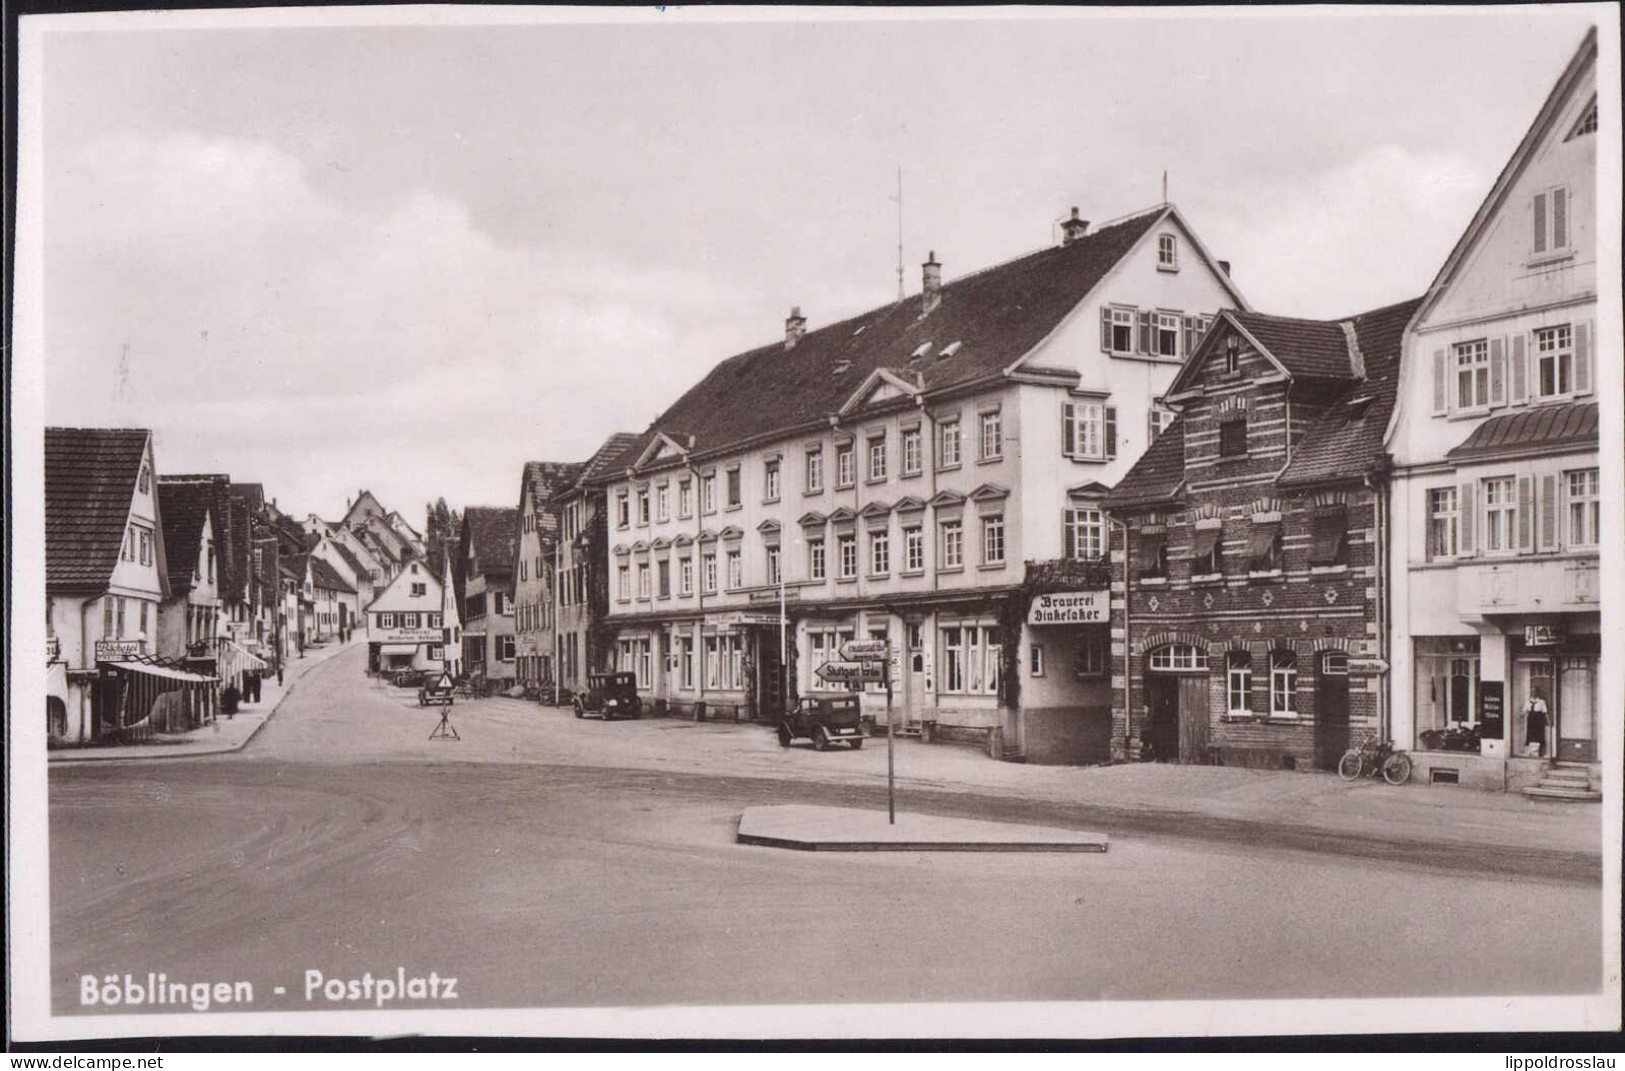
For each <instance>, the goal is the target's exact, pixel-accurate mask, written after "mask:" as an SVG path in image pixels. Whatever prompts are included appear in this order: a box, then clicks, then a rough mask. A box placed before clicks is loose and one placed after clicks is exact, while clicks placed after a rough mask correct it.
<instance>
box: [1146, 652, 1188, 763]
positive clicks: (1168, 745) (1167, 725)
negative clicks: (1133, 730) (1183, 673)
mask: <svg viewBox="0 0 1625 1071" xmlns="http://www.w3.org/2000/svg"><path fill="white" fill-rule="evenodd" d="M1145 699H1146V707H1147V717H1146V722H1145V727H1144V728H1142V729H1141V730H1140V746H1141V749H1142V751H1143V750H1145V749H1146V748H1149V749H1150V752H1151V759H1152V761H1154V762H1173V761H1174V760H1175V759H1176V758H1178V756H1179V678H1178V677H1174V676H1168V675H1164V674H1160V673H1157V674H1151V675H1149V676H1147V677H1146V680H1145Z"/></svg>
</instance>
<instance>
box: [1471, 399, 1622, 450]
mask: <svg viewBox="0 0 1625 1071" xmlns="http://www.w3.org/2000/svg"><path fill="white" fill-rule="evenodd" d="M1588 446H1589V447H1591V448H1593V449H1595V448H1596V446H1597V403H1596V402H1572V403H1570V404H1568V405H1541V406H1535V407H1533V408H1530V409H1520V410H1519V411H1517V412H1515V413H1503V414H1501V415H1500V416H1494V417H1490V418H1489V419H1488V420H1486V421H1484V423H1482V424H1480V425H1479V426H1478V427H1476V428H1474V429H1473V433H1472V434H1471V435H1469V436H1467V438H1466V439H1465V440H1464V441H1463V442H1462V443H1461V444H1460V445H1458V446H1455V447H1452V448H1451V449H1449V450H1447V451H1445V455H1444V456H1445V457H1447V458H1449V459H1450V460H1451V461H1467V460H1471V459H1474V458H1483V457H1500V456H1504V455H1507V454H1522V453H1524V452H1526V451H1528V452H1539V453H1542V454H1547V453H1555V452H1557V451H1559V450H1564V449H1569V448H1574V447H1588Z"/></svg>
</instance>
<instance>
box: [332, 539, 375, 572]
mask: <svg viewBox="0 0 1625 1071" xmlns="http://www.w3.org/2000/svg"><path fill="white" fill-rule="evenodd" d="M328 546H330V547H332V548H333V549H334V550H335V551H337V552H338V556H339V557H340V558H341V559H342V560H343V561H344V564H345V565H347V566H349V568H350V571H351V572H352V573H354V574H355V575H356V578H357V579H360V578H361V577H370V576H372V572H371V570H369V569H368V568H367V567H366V566H365V565H364V564H362V562H361V559H360V558H357V557H356V556H355V552H354V551H352V550H351V549H350V548H349V547H347V546H345V545H344V544H343V543H340V542H339V541H338V540H336V539H330V540H328Z"/></svg>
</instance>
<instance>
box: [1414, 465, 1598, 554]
mask: <svg viewBox="0 0 1625 1071" xmlns="http://www.w3.org/2000/svg"><path fill="white" fill-rule="evenodd" d="M1600 492H1601V484H1600V480H1599V473H1598V470H1597V469H1594V468H1590V469H1570V470H1568V471H1565V472H1563V473H1561V474H1556V473H1547V474H1545V475H1541V476H1491V477H1486V478H1484V479H1481V480H1478V481H1476V482H1469V483H1463V484H1461V485H1460V486H1459V487H1458V486H1452V487H1434V488H1429V489H1428V491H1427V518H1428V521H1427V558H1428V560H1429V561H1434V560H1438V559H1446V558H1454V557H1457V556H1459V555H1465V554H1472V553H1473V552H1474V547H1475V545H1477V546H1479V547H1480V548H1481V549H1482V551H1483V553H1485V554H1515V553H1517V552H1519V551H1525V552H1527V551H1532V550H1536V549H1539V550H1558V549H1587V550H1590V549H1595V548H1596V547H1597V546H1598V545H1599V544H1600V543H1601V541H1602V535H1601V523H1602V498H1601V493H1600ZM1475 500H1476V502H1477V503H1478V505H1477V506H1476V507H1475V505H1474V503H1475ZM1559 517H1561V518H1562V524H1561V532H1559V522H1558V518H1559Z"/></svg>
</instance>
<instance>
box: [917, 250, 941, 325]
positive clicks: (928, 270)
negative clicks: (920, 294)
mask: <svg viewBox="0 0 1625 1071" xmlns="http://www.w3.org/2000/svg"><path fill="white" fill-rule="evenodd" d="M920 287H921V289H922V290H923V291H924V299H925V300H924V301H923V302H922V304H923V305H924V308H923V309H922V310H921V312H920V315H921V316H925V315H927V314H929V313H930V312H931V310H932V309H934V308H936V307H937V306H938V305H940V304H942V265H941V264H938V263H937V251H936V250H935V249H933V250H931V256H930V258H929V259H928V260H926V262H925V263H924V264H921V265H920Z"/></svg>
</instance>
